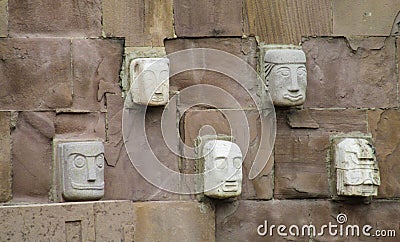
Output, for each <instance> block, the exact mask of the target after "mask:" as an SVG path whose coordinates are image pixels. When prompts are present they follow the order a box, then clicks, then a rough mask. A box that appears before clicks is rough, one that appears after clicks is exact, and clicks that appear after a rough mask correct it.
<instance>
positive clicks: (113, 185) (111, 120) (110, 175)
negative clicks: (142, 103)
mask: <svg viewBox="0 0 400 242" xmlns="http://www.w3.org/2000/svg"><path fill="white" fill-rule="evenodd" d="M107 110H108V113H107V123H108V130H107V142H106V143H105V147H104V148H105V158H106V162H107V164H108V166H106V168H105V181H106V184H105V199H129V200H134V201H147V200H179V196H178V195H177V194H173V193H170V192H166V191H163V190H161V189H159V188H157V187H155V186H153V185H152V184H151V183H149V182H148V181H147V180H146V179H145V178H143V177H142V175H141V174H140V173H138V171H137V170H136V168H135V167H134V166H133V164H132V162H131V160H130V159H129V156H128V153H127V150H126V147H125V143H124V140H123V135H122V116H123V99H122V98H121V97H120V96H118V95H107ZM163 110H164V108H163V107H161V108H149V109H148V111H147V114H146V137H144V136H141V137H139V136H135V140H136V141H134V142H142V141H144V140H146V139H148V142H149V144H150V147H151V149H152V152H153V153H154V155H155V156H156V157H157V158H158V159H159V160H160V161H161V162H162V164H163V165H165V166H167V167H168V168H170V169H172V170H174V171H179V169H178V157H177V156H176V155H175V154H173V153H172V152H171V151H170V150H169V148H168V147H167V146H166V145H165V143H164V140H163V136H162V133H161V115H162V112H163ZM174 111H175V109H174ZM129 120H130V119H129V118H128V119H127V122H128V121H129ZM129 127H134V124H129V123H124V129H125V132H129V131H128V130H127V129H129ZM131 145H135V144H132V143H131ZM176 146H177V144H176ZM138 147H140V146H138ZM131 158H132V159H143V158H141V157H139V156H132V155H131ZM154 172H156V171H154ZM160 179H163V180H168V179H166V178H165V177H160Z"/></svg>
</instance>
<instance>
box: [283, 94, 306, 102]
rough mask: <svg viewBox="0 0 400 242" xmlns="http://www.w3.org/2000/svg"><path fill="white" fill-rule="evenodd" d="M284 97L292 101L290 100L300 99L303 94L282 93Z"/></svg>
mask: <svg viewBox="0 0 400 242" xmlns="http://www.w3.org/2000/svg"><path fill="white" fill-rule="evenodd" d="M283 97H284V98H286V99H288V100H290V101H292V102H297V101H300V100H301V99H303V95H302V94H298V95H290V94H285V95H283Z"/></svg>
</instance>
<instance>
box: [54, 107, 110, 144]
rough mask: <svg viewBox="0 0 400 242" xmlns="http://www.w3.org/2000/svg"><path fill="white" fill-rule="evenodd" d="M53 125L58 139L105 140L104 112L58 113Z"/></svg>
mask: <svg viewBox="0 0 400 242" xmlns="http://www.w3.org/2000/svg"><path fill="white" fill-rule="evenodd" d="M54 125H55V130H56V133H57V138H58V139H98V138H100V139H102V140H106V118H105V114H104V113H59V114H57V115H56V118H55V120H54Z"/></svg>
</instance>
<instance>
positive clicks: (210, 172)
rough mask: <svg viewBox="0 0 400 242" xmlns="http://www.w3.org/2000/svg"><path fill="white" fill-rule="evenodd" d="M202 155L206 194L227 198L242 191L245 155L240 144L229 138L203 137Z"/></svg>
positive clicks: (235, 195)
mask: <svg viewBox="0 0 400 242" xmlns="http://www.w3.org/2000/svg"><path fill="white" fill-rule="evenodd" d="M202 142H204V143H203V144H202V146H201V148H200V154H199V155H200V157H202V158H204V170H203V171H204V174H203V186H204V188H203V189H204V190H203V191H204V195H206V196H208V197H212V198H218V199H225V198H231V197H237V196H239V195H240V194H241V193H242V180H243V175H242V162H243V156H242V152H241V150H240V148H239V146H238V145H237V144H235V143H233V142H231V141H228V140H219V139H203V141H202Z"/></svg>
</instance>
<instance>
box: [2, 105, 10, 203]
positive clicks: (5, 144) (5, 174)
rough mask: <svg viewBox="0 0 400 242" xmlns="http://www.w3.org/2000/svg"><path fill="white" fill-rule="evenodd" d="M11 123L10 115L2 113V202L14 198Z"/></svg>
mask: <svg viewBox="0 0 400 242" xmlns="http://www.w3.org/2000/svg"><path fill="white" fill-rule="evenodd" d="M10 122H11V115H10V113H9V112H0V202H7V201H9V200H10V199H11V197H12V190H11V185H12V176H11V173H12V166H11V135H10Z"/></svg>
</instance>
